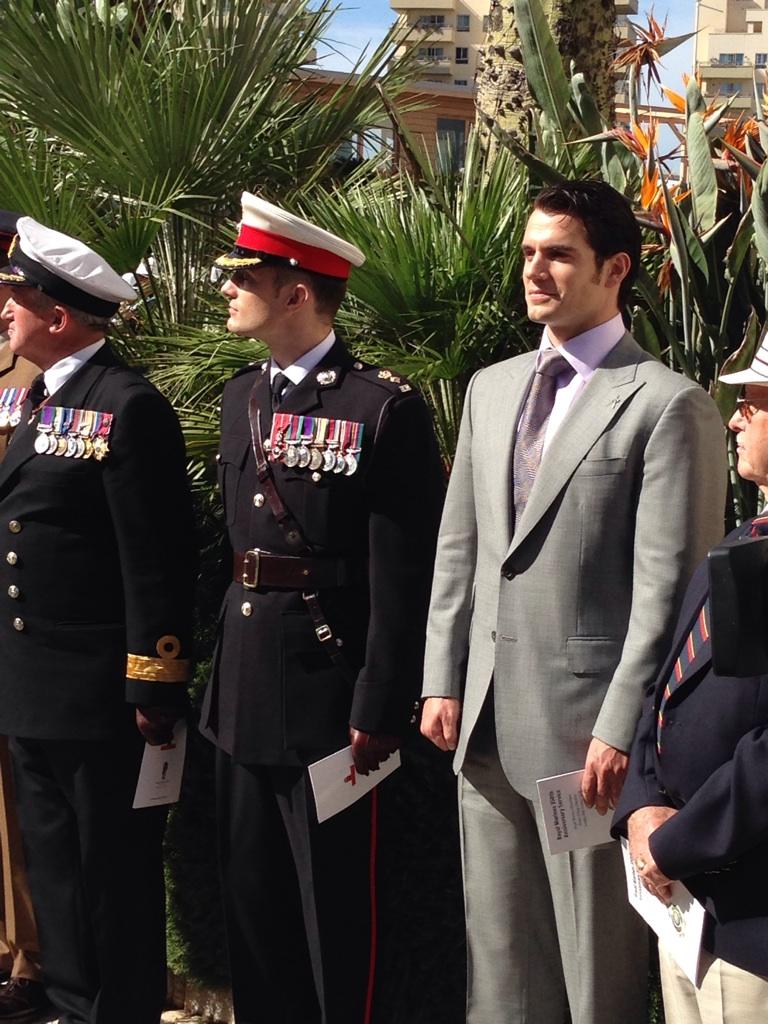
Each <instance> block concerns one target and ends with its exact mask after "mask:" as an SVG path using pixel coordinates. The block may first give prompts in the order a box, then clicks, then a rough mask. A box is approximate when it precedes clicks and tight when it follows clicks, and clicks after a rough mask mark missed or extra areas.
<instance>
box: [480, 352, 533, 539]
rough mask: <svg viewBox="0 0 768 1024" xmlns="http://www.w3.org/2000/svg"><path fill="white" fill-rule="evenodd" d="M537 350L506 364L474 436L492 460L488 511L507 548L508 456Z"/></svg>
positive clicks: (509, 518) (509, 514) (509, 523)
mask: <svg viewBox="0 0 768 1024" xmlns="http://www.w3.org/2000/svg"><path fill="white" fill-rule="evenodd" d="M537 355H538V351H533V352H527V353H526V354H525V355H522V356H520V357H519V358H517V359H514V360H512V361H510V363H508V364H507V365H508V368H509V369H508V374H507V376H506V377H505V378H503V380H502V387H501V389H500V391H499V394H498V398H497V400H496V401H492V402H488V404H487V407H486V409H485V410H484V416H483V420H482V427H481V428H479V430H478V433H479V434H480V436H481V437H482V438H483V445H484V446H485V444H486V441H485V439H486V438H487V451H488V453H489V454H490V457H491V459H492V470H493V471H492V473H490V474H489V481H488V489H489V492H490V494H489V499H490V500H489V503H488V505H489V511H491V512H492V513H496V512H498V514H499V515H500V517H502V518H500V520H499V525H498V528H499V531H500V536H503V537H504V538H505V545H504V546H505V548H507V547H509V542H510V538H511V534H512V521H513V511H512V455H513V451H514V446H515V432H516V430H517V423H518V420H519V419H520V414H521V412H522V407H523V403H524V402H525V400H526V398H527V396H528V391H529V390H530V386H531V379H532V377H533V368H534V366H535V365H536V356H537Z"/></svg>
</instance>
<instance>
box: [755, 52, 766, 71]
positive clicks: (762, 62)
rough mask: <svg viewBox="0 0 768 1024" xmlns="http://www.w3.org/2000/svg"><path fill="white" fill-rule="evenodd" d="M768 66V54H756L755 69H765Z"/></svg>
mask: <svg viewBox="0 0 768 1024" xmlns="http://www.w3.org/2000/svg"><path fill="white" fill-rule="evenodd" d="M766 65H768V53H756V54H755V67H756V68H764V67H766Z"/></svg>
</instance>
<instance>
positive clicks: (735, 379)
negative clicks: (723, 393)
mask: <svg viewBox="0 0 768 1024" xmlns="http://www.w3.org/2000/svg"><path fill="white" fill-rule="evenodd" d="M719 380H720V381H721V382H722V383H723V384H765V385H768V336H766V337H765V338H764V339H763V342H762V344H761V345H760V348H759V349H758V350H757V352H755V357H754V359H753V360H752V362H751V363H750V365H749V368H748V369H746V370H737V371H736V372H735V373H722V374H720V377H719Z"/></svg>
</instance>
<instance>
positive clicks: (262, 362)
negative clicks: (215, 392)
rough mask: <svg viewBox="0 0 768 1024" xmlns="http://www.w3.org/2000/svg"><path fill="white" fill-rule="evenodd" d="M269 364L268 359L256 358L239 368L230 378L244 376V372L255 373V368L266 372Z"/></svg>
mask: <svg viewBox="0 0 768 1024" xmlns="http://www.w3.org/2000/svg"><path fill="white" fill-rule="evenodd" d="M268 366H269V360H268V359H256V360H254V362H252V363H248V364H247V365H246V366H241V367H240V369H239V370H235V372H234V373H233V374H232V376H231V377H230V378H229V379H230V380H235V379H236V378H237V377H242V376H243V374H244V373H253V372H254V370H260V371H261V372H262V373H265V372H266V370H267V367H268Z"/></svg>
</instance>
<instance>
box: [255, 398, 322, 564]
mask: <svg viewBox="0 0 768 1024" xmlns="http://www.w3.org/2000/svg"><path fill="white" fill-rule="evenodd" d="M257 386H258V382H257V384H254V386H253V388H252V389H251V394H250V397H249V399H248V420H249V422H250V425H251V444H252V446H253V454H254V458H255V459H256V475H257V476H258V478H259V483H260V484H261V486H262V487H263V488H264V493H265V495H266V497H267V502H268V504H269V507H270V510H271V512H272V515H273V516H274V517H275V519H276V520H277V524H278V526H279V527H280V529H281V530H282V531H283V534H284V535H285V539H286V541H287V543H288V545H289V547H290V548H291V549H292V550H293V551H296V552H297V553H298V552H300V553H301V554H302V555H311V554H313V550H312V548H311V547H310V546H309V544H308V543H307V541H306V540H305V539H304V535H303V534H302V532H301V527H300V526H299V524H298V523H297V521H296V519H295V518H294V516H293V514H292V513H291V512H290V511H289V509H287V508H286V506H285V502H284V501H283V499H282V498H281V497H280V495H279V494H278V492H277V487H276V486H275V480H274V477H273V475H272V469H271V468H270V465H269V463H268V462H267V456H266V453H265V451H264V440H263V437H262V433H261V409H259V403H258V401H257V400H256V394H255V392H256V388H257Z"/></svg>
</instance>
